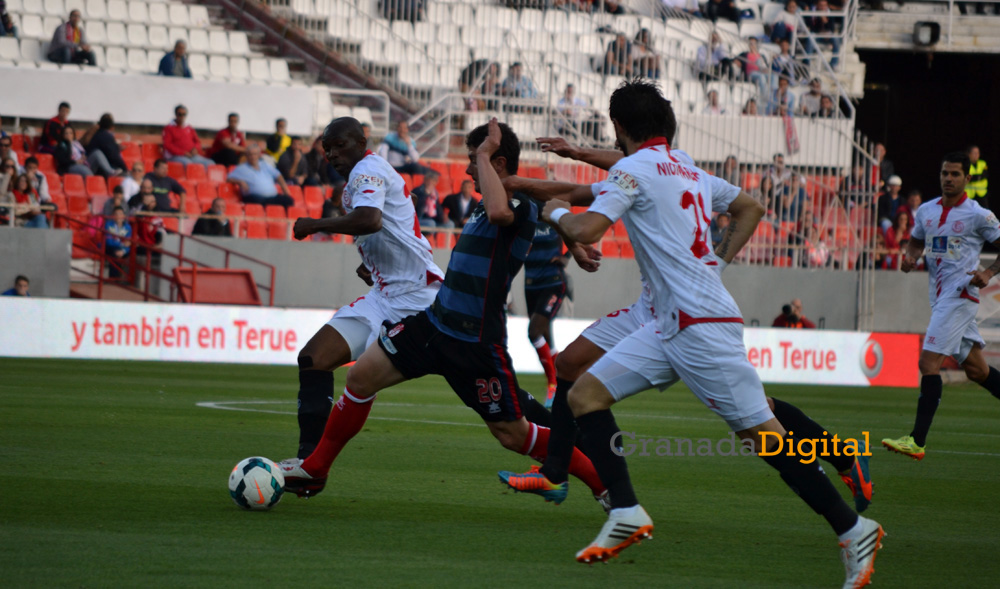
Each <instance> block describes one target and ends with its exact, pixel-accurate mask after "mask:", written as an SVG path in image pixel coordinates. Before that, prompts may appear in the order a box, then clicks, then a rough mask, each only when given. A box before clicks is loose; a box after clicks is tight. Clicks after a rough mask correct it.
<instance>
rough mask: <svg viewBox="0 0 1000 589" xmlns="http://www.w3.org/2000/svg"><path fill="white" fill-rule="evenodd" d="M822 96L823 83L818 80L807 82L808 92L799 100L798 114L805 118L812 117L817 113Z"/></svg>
mask: <svg viewBox="0 0 1000 589" xmlns="http://www.w3.org/2000/svg"><path fill="white" fill-rule="evenodd" d="M823 96H824V94H823V83H822V82H820V80H819V78H813V79H812V80H811V81H810V82H809V92H807V93H805V94H803V95H802V97H801V98H799V114H801V115H805V116H807V117H811V116H814V115H815V114H816V113H818V112H819V109H820V102H821V101H822V100H823Z"/></svg>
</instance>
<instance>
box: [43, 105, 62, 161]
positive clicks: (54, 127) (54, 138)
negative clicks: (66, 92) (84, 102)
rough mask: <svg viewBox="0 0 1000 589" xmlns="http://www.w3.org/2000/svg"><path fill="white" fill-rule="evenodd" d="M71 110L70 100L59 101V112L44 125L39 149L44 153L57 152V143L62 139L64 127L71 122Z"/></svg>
mask: <svg viewBox="0 0 1000 589" xmlns="http://www.w3.org/2000/svg"><path fill="white" fill-rule="evenodd" d="M69 111H70V108H69V103H68V102H60V103H59V112H58V114H57V115H56V116H54V117H52V118H51V119H49V120H48V121H46V122H45V126H44V127H42V137H41V142H40V144H39V146H38V151H40V152H42V153H55V150H56V145H57V144H58V143H59V142H60V141H62V137H63V127H65V126H66V125H68V124H69Z"/></svg>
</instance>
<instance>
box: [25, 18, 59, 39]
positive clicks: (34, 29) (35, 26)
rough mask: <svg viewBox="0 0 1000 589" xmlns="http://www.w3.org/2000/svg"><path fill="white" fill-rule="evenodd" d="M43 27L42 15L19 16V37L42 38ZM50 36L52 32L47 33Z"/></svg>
mask: <svg viewBox="0 0 1000 589" xmlns="http://www.w3.org/2000/svg"><path fill="white" fill-rule="evenodd" d="M45 36H46V35H45V29H44V28H43V27H42V17H40V16H38V15H37V14H25V15H24V16H22V17H21V37H22V38H23V39H43V38H45ZM48 36H49V38H50V39H51V38H52V33H49V35H48Z"/></svg>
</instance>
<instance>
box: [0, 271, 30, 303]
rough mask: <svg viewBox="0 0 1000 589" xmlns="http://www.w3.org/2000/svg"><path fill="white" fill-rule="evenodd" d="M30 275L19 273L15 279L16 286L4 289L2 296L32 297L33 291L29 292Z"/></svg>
mask: <svg viewBox="0 0 1000 589" xmlns="http://www.w3.org/2000/svg"><path fill="white" fill-rule="evenodd" d="M28 285H29V282H28V277H27V276H25V275H23V274H19V275H18V277H17V278H15V279H14V288H8V289H7V290H5V291H3V294H2V295H0V296H4V297H30V296H31V293H29V292H28Z"/></svg>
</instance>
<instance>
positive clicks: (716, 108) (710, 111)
mask: <svg viewBox="0 0 1000 589" xmlns="http://www.w3.org/2000/svg"><path fill="white" fill-rule="evenodd" d="M707 98H708V104H706V105H705V108H704V109H702V111H701V114H703V115H723V114H726V108H725V107H724V106H722V105H720V104H719V92H718V91H717V90H714V89H713V90H709V91H708V95H707Z"/></svg>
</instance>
